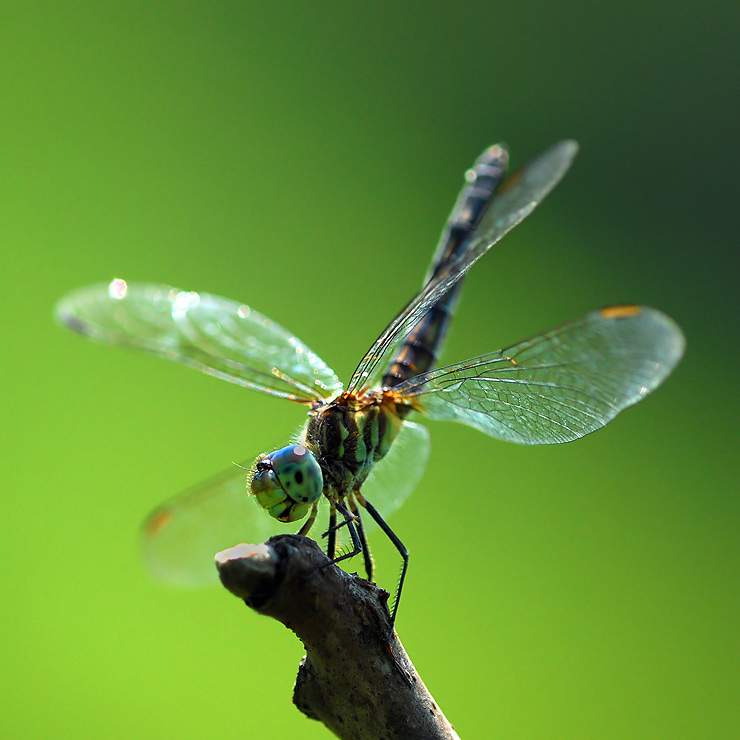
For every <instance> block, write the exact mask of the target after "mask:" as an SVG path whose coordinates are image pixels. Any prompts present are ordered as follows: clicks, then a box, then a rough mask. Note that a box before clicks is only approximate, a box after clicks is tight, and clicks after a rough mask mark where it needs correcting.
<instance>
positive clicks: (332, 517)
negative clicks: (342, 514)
mask: <svg viewBox="0 0 740 740" xmlns="http://www.w3.org/2000/svg"><path fill="white" fill-rule="evenodd" d="M322 536H323V537H327V536H328V537H329V539H328V541H327V543H326V554H327V556H328V557H329V560H334V556H335V555H336V554H337V509H336V507H335V506H334V502H332V504H331V509H330V510H329V529H328V531H326V532H324V534H323V535H322Z"/></svg>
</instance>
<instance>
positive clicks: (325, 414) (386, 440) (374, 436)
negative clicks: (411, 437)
mask: <svg viewBox="0 0 740 740" xmlns="http://www.w3.org/2000/svg"><path fill="white" fill-rule="evenodd" d="M349 401H350V402H348V399H344V398H339V399H337V401H335V402H334V403H332V404H329V405H328V406H325V407H324V408H321V409H319V410H318V411H317V412H316V413H315V414H314V415H313V416H312V417H311V419H310V421H309V423H308V428H307V430H306V444H307V445H309V446H310V447H311V448H312V449H313V450H314V454H315V455H316V456H317V459H318V461H319V465H320V466H321V468H322V471H323V473H324V487H325V488H327V487H328V488H330V489H333V490H335V491H337V492H339V493H340V495H344V494H346V493H348V492H349V491H351V490H352V489H353V488H356V487H359V485H361V484H362V482H363V481H364V480H365V478H366V477H367V476H368V474H369V472H370V470H371V469H372V466H373V465H374V464H375V463H376V462H378V461H379V460H381V459H382V458H383V457H385V455H386V453H387V452H388V450H389V449H390V447H391V445H392V444H393V441H394V440H395V438H396V435H397V434H398V432H399V430H400V428H401V423H402V419H401V417H400V416H399V414H398V413H397V411H396V410H395V404H390V403H386V402H385V400H384V399H383V397H382V396H380V395H378V397H377V398H376V399H374V400H373V401H372V402H370V403H357V402H356V399H354V397H353V398H351V399H349Z"/></svg>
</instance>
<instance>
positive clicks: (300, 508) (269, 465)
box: [250, 444, 324, 522]
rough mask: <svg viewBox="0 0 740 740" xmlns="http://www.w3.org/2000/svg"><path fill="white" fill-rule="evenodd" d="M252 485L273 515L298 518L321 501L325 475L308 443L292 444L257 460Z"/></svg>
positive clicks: (283, 519)
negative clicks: (307, 446) (306, 445)
mask: <svg viewBox="0 0 740 740" xmlns="http://www.w3.org/2000/svg"><path fill="white" fill-rule="evenodd" d="M250 487H251V489H252V493H253V494H254V495H255V497H256V499H257V501H259V503H260V506H262V507H263V508H265V509H267V511H268V513H269V514H270V516H273V517H275V519H278V520H279V521H281V522H295V521H297V520H298V519H303V517H304V516H306V514H308V510H309V509H310V508H311V506H312V505H313V504H314V503H315V502H316V501H318V499H319V496H321V491H322V490H323V488H324V476H323V475H322V473H321V468H320V467H319V464H318V462H316V458H315V457H314V456H313V454H311V451H310V450H309V449H308V448H306V447H305V445H300V444H298V445H289V446H288V447H283V448H282V449H280V450H277V451H276V452H273V453H271V454H269V455H265V456H264V457H261V458H260V459H259V460H258V461H257V463H256V464H255V472H254V475H253V476H252V480H251V481H250Z"/></svg>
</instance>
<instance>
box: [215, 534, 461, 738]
mask: <svg viewBox="0 0 740 740" xmlns="http://www.w3.org/2000/svg"><path fill="white" fill-rule="evenodd" d="M216 562H217V566H218V569H219V574H220V576H221V581H222V583H223V584H224V586H225V587H226V588H227V589H229V591H231V592H232V593H233V594H234V595H235V596H238V597H239V598H241V599H243V600H244V601H245V603H246V604H247V605H248V606H250V607H251V608H252V609H254V610H255V611H257V612H259V613H260V614H265V615H267V616H271V617H273V618H275V619H277V620H278V621H280V622H282V623H283V624H284V625H285V626H286V627H288V628H289V629H291V630H292V631H293V632H295V634H296V635H297V636H298V638H299V639H300V640H301V641H302V642H303V645H304V647H305V649H306V656H305V657H304V658H303V661H302V662H301V665H300V667H299V669H298V677H297V679H296V683H295V687H294V690H293V701H294V703H295V705H296V706H297V707H298V708H299V709H300V710H301V711H302V712H303V713H304V714H306V715H307V716H308V717H310V718H312V719H316V720H319V721H320V722H323V723H324V724H325V725H326V726H327V727H328V728H329V729H330V730H331V731H332V732H334V733H335V734H336V735H337V736H338V737H340V738H345V739H346V740H350V739H351V740H355V739H358V738H366V739H369V738H378V739H379V738H383V739H384V740H391V739H394V738H398V739H399V740H400V739H401V738H403V740H416V739H417V738H418V739H419V740H422V739H423V740H437V739H439V740H442V739H444V740H451V739H453V738H457V737H458V736H457V733H456V732H455V730H454V729H453V728H452V725H450V723H449V722H448V721H447V719H446V718H445V716H444V715H443V714H442V712H441V711H440V709H439V707H437V705H436V703H435V702H434V699H433V698H432V696H431V694H430V693H429V692H428V691H427V688H426V686H424V683H423V681H422V680H421V678H420V677H419V675H418V674H417V673H416V670H415V669H414V666H413V665H412V664H411V661H410V660H409V658H408V656H407V655H406V652H405V651H404V649H403V646H402V645H401V643H400V642H399V641H398V637H397V635H396V634H395V633H394V634H393V636H392V637H391V640H390V641H388V639H387V637H388V633H389V630H390V617H389V613H388V607H387V605H386V601H387V599H388V594H387V593H386V592H385V591H382V590H380V589H378V588H376V587H375V586H374V585H373V584H371V583H369V582H368V581H365V580H363V579H361V578H359V577H358V576H356V575H349V574H347V573H345V572H344V571H343V570H342V569H341V568H338V567H337V566H335V565H327V563H328V562H329V561H328V558H327V557H326V555H324V553H323V552H322V551H321V550H320V548H319V547H318V545H317V544H316V543H315V542H314V541H313V540H311V539H308V538H307V537H299V536H298V535H280V536H278V537H272V538H271V539H269V540H268V541H267V542H266V543H265V544H263V545H238V546H237V547H233V548H231V549H230V550H224V552H221V553H219V554H218V555H217V556H216Z"/></svg>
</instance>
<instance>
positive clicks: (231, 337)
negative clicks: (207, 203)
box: [56, 280, 342, 403]
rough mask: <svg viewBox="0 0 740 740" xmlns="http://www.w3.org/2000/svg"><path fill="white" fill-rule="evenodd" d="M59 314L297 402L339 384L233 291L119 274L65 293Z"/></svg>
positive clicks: (80, 328) (86, 328)
mask: <svg viewBox="0 0 740 740" xmlns="http://www.w3.org/2000/svg"><path fill="white" fill-rule="evenodd" d="M56 314H57V317H58V318H59V320H60V321H62V322H63V323H64V324H66V325H67V326H68V327H69V328H71V329H73V330H74V331H77V332H80V333H81V334H85V335H87V336H89V337H92V338H93V339H97V340H100V341H104V342H111V343H113V344H123V345H127V346H130V347H136V348H138V349H142V350H145V351H147V352H152V353H154V354H156V355H159V356H160V357H166V358H168V359H170V360H175V361H176V362H181V363H184V364H186V365H190V366H191V367H195V368H197V369H198V370H201V371H203V372H205V373H208V374H210V375H215V376H217V377H219V378H223V379H224V380H228V381H230V382H232V383H236V384H237V385H242V386H245V387H247V388H252V389H255V390H259V391H264V392H266V393H270V394H272V395H274V396H280V397H282V398H288V399H290V400H293V401H298V402H301V403H312V402H313V401H316V400H319V399H326V398H329V397H331V396H333V395H335V394H336V393H337V392H338V391H339V390H341V388H342V384H341V382H340V380H339V378H337V376H336V375H335V374H334V372H333V371H332V370H331V368H330V367H328V365H326V363H325V362H323V360H321V359H320V358H319V357H318V356H317V355H316V354H315V353H314V352H312V351H311V350H310V349H309V348H308V347H307V346H306V345H305V344H303V342H301V341H299V340H298V339H297V338H296V337H294V336H293V335H292V334H291V333H290V332H288V331H286V330H285V329H283V328H282V327H281V326H278V325H277V324H276V323H274V322H273V321H271V320H270V319H268V318H267V317H266V316H263V315H262V314H260V313H257V312H256V311H254V310H252V309H251V308H249V306H245V305H243V304H241V303H238V302H237V301H232V300H229V299H228V298H221V297H219V296H215V295H210V294H208V293H194V292H186V291H181V290H178V289H177V288H172V287H170V286H167V285H147V284H136V283H134V284H131V285H127V284H126V283H125V282H124V281H123V280H114V281H113V282H112V283H110V285H92V286H89V287H86V288H81V289H79V290H76V291H74V292H72V293H70V294H68V295H67V296H65V297H64V298H62V300H61V301H60V302H59V303H58V304H57V308H56Z"/></svg>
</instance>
